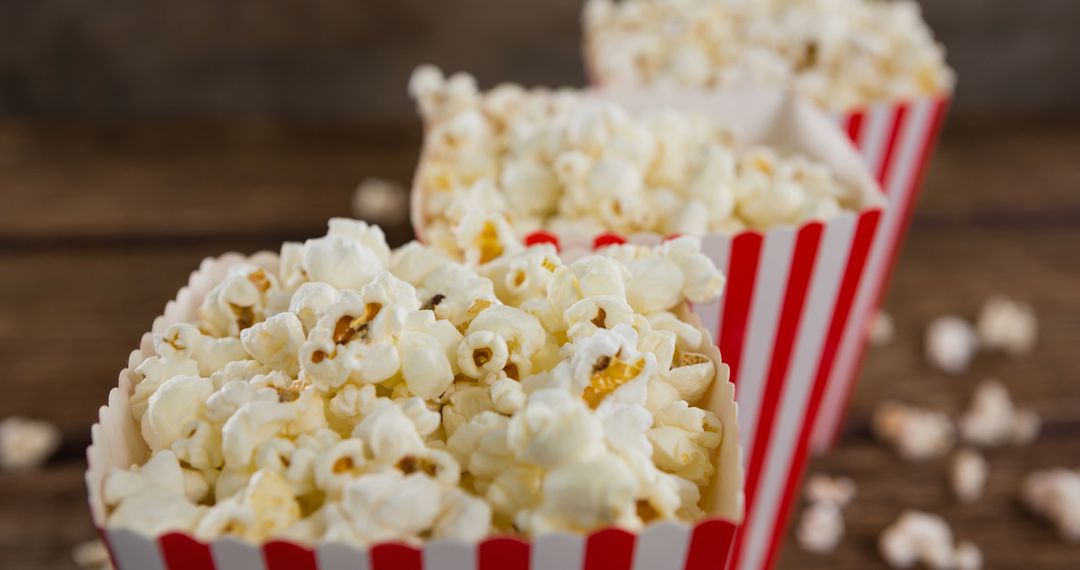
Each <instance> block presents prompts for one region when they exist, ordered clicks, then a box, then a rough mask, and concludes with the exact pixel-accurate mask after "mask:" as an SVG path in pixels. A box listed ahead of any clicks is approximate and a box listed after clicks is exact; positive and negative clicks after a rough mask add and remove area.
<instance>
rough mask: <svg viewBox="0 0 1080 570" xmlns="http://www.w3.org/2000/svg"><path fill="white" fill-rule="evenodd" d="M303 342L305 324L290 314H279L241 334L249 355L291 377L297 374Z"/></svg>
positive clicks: (241, 339)
mask: <svg viewBox="0 0 1080 570" xmlns="http://www.w3.org/2000/svg"><path fill="white" fill-rule="evenodd" d="M304 339H305V335H304V325H303V323H302V322H300V319H299V318H297V316H296V315H294V314H292V313H279V314H277V315H274V316H272V317H270V318H268V319H266V320H265V321H263V322H261V323H258V324H255V325H252V326H251V327H249V328H247V329H244V330H243V331H241V332H240V341H241V342H243V344H244V349H245V350H247V352H248V354H250V355H252V356H253V357H254V358H255V360H257V361H259V362H261V363H262V364H265V365H266V366H269V367H270V368H273V369H275V370H280V371H282V372H285V373H286V374H288V375H289V376H292V377H295V376H296V375H298V374H299V373H300V361H299V360H298V359H297V353H298V351H299V350H300V345H301V344H303V342H304Z"/></svg>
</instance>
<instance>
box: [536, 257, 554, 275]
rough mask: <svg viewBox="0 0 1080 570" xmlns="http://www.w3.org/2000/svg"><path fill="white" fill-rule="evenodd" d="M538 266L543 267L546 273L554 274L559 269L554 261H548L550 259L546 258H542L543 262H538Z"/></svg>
mask: <svg viewBox="0 0 1080 570" xmlns="http://www.w3.org/2000/svg"><path fill="white" fill-rule="evenodd" d="M540 266H541V267H543V268H544V269H547V270H548V271H550V272H552V273H555V270H556V269H558V268H559V266H558V265H555V262H554V261H552V260H550V259H548V258H546V257H545V258H544V260H543V261H541V262H540Z"/></svg>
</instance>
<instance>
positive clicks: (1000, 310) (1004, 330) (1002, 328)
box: [975, 296, 1039, 356]
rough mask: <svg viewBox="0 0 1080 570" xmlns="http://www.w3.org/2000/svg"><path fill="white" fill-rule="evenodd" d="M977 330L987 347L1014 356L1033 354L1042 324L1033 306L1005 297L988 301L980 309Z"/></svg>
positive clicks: (984, 345)
mask: <svg viewBox="0 0 1080 570" xmlns="http://www.w3.org/2000/svg"><path fill="white" fill-rule="evenodd" d="M975 329H976V330H977V331H978V333H979V342H980V343H981V345H982V347H983V348H985V349H988V350H997V351H1001V352H1004V353H1006V354H1008V355H1010V356H1019V355H1022V354H1027V353H1029V352H1031V350H1032V349H1033V348H1035V342H1036V341H1037V340H1038V336H1039V324H1038V321H1037V320H1036V317H1035V310H1034V309H1033V308H1032V307H1031V305H1028V304H1027V303H1021V302H1019V301H1013V300H1012V299H1009V298H1007V297H1002V296H995V297H991V298H990V299H987V301H986V303H984V304H983V306H982V309H980V310H979V317H978V319H976V321H975Z"/></svg>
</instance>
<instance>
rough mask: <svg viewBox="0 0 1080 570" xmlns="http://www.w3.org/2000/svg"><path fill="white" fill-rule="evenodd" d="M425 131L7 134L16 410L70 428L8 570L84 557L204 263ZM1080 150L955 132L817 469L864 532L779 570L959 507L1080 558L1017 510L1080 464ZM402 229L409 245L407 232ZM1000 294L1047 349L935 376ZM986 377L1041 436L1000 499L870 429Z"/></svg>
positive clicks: (27, 511) (402, 160)
mask: <svg viewBox="0 0 1080 570" xmlns="http://www.w3.org/2000/svg"><path fill="white" fill-rule="evenodd" d="M416 130H417V127H415V126H413V125H408V126H402V127H398V128H390V127H385V128H382V129H374V130H372V129H362V128H359V127H357V128H345V127H340V126H339V127H333V128H329V127H319V126H314V127H310V126H309V127H304V128H296V127H293V128H277V127H269V126H266V125H260V124H245V125H239V126H235V125H234V126H228V127H226V126H221V125H215V124H203V125H190V124H189V125H186V126H179V125H176V124H155V125H143V126H126V127H125V126H111V127H93V126H82V127H71V126H65V127H59V126H49V125H44V124H27V123H10V122H9V123H0V364H2V365H3V368H2V370H3V386H4V391H3V394H4V397H3V398H0V417H6V416H9V415H13V414H25V415H30V416H34V417H43V418H47V419H49V420H52V421H54V422H56V423H57V424H58V425H59V426H60V427H61V429H62V430H63V433H64V445H63V448H62V449H61V451H60V452H59V453H58V455H57V456H56V457H54V458H53V460H52V461H50V463H49V464H48V466H47V467H46V468H45V469H44V470H42V471H39V472H33V473H8V474H0V568H4V569H9V568H10V569H22V568H28V569H29V568H34V569H37V568H42V569H44V568H70V567H71V566H72V564H71V562H70V551H71V547H72V546H73V545H74V544H75V543H77V542H78V541H81V540H85V539H89V538H92V537H93V535H94V531H93V529H92V526H91V524H90V519H89V514H88V512H87V509H86V507H85V505H84V489H83V483H82V472H83V469H84V461H83V458H82V453H83V449H84V448H85V446H86V445H87V443H88V439H89V428H88V426H89V425H90V423H92V421H93V420H94V417H95V414H96V409H97V406H98V405H100V404H101V403H103V402H104V401H105V397H106V394H107V392H108V390H109V388H110V387H112V386H113V385H114V384H115V382H116V377H117V373H118V371H119V370H120V368H121V367H123V365H124V363H125V362H126V358H127V354H128V352H129V351H130V350H131V349H132V348H133V347H134V346H135V343H136V342H137V340H138V338H139V336H140V334H141V333H142V332H143V331H144V330H146V329H147V328H148V327H149V325H150V322H151V320H152V319H153V318H154V316H156V315H157V314H159V312H160V311H161V309H162V307H163V305H164V303H165V301H166V300H168V299H169V298H171V297H172V296H173V295H174V294H175V291H176V289H177V288H178V287H179V286H180V285H181V284H182V283H183V281H184V279H185V277H186V276H187V274H188V273H189V272H190V271H191V270H192V269H193V268H195V266H196V265H197V264H198V262H199V260H200V259H201V258H202V257H204V256H207V255H213V254H217V253H220V252H223V251H226V250H238V251H244V252H252V251H256V250H258V249H262V248H268V247H274V246H275V245H276V244H278V243H280V242H281V241H282V240H283V239H298V238H303V237H306V236H315V235H318V234H319V233H320V232H321V231H322V228H323V224H324V221H325V218H327V217H328V216H331V215H347V214H348V213H349V194H350V192H351V190H352V188H353V187H354V186H355V184H356V183H357V182H358V181H359V180H361V179H362V178H363V177H365V176H370V175H380V176H384V177H390V178H396V179H398V180H402V181H406V180H408V177H409V176H410V174H411V169H412V166H413V161H414V159H415V148H416V146H415V145H416V137H417V134H416ZM1077 156H1080V128H1077V127H1076V126H1069V125H1044V126H1028V125H1023V124H1018V125H1011V126H1010V125H999V126H994V127H985V126H983V127H975V126H971V125H967V126H965V125H963V124H960V123H956V122H954V123H953V124H950V125H949V126H948V128H947V131H946V137H945V140H944V142H943V145H942V148H941V151H940V152H939V154H938V156H937V158H936V159H935V161H934V163H933V165H932V171H931V175H930V177H929V180H928V184H927V188H926V192H925V194H924V199H923V200H922V203H921V204H920V207H919V210H918V214H917V217H916V219H915V222H914V226H913V229H912V232H911V234H910V238H909V240H908V243H907V246H906V248H905V250H904V252H903V255H902V258H901V260H900V263H899V266H898V269H897V272H896V275H895V280H894V283H893V287H892V290H891V292H890V294H889V296H888V300H887V306H888V309H889V310H890V312H891V313H892V314H893V316H894V318H895V319H896V322H897V327H898V338H897V340H896V341H895V342H894V343H893V344H891V345H889V346H887V347H884V348H880V349H873V350H872V351H871V352H870V353H869V355H868V356H867V358H866V360H865V366H864V370H863V375H862V381H861V384H860V385H859V388H858V391H857V393H856V395H855V398H854V408H853V412H852V416H851V418H850V420H849V422H848V424H847V426H846V428H845V432H844V435H843V438H842V441H841V445H840V447H839V448H838V449H837V450H836V451H835V452H834V453H832V454H831V455H829V456H828V457H824V458H819V459H816V460H814V461H813V464H812V467H811V470H812V471H813V472H825V473H830V474H845V475H849V476H852V477H854V478H855V480H856V481H857V482H858V484H859V496H858V498H857V500H856V502H855V504H854V505H853V506H852V507H851V508H850V509H849V511H848V514H847V524H848V532H847V538H846V539H845V540H844V542H843V545H842V546H841V548H840V549H839V551H838V552H837V553H835V554H833V555H831V556H815V555H810V554H806V553H803V552H802V551H800V550H799V549H798V548H797V547H796V546H795V545H794V544H792V543H790V541H789V543H788V545H787V546H786V547H785V549H784V553H783V556H782V559H781V564H780V566H781V567H782V568H844V569H863V568H877V567H881V566H882V563H881V562H880V560H879V558H878V557H877V555H876V553H875V547H874V544H875V540H876V537H877V534H878V533H879V532H880V530H881V529H882V528H883V527H884V526H885V525H887V524H888V523H890V522H891V521H892V520H893V519H894V518H895V517H896V516H897V515H898V514H899V512H900V511H901V510H903V509H906V508H920V509H926V510H931V511H934V512H938V513H941V514H943V515H944V516H945V517H946V518H947V519H948V520H949V521H950V522H951V523H952V524H953V528H954V531H955V532H956V534H957V535H958V536H959V537H962V538H968V539H972V540H974V541H975V542H976V543H978V544H979V545H980V546H981V547H982V548H983V550H984V552H985V555H986V559H987V561H988V567H989V568H1062V569H1064V568H1078V567H1080V545H1066V544H1063V543H1061V542H1060V541H1059V540H1058V539H1057V538H1056V536H1055V535H1054V534H1053V532H1052V531H1051V530H1050V529H1049V528H1047V527H1046V526H1045V525H1043V524H1042V523H1041V522H1039V521H1037V520H1034V519H1033V518H1031V517H1029V516H1027V515H1025V514H1024V513H1023V511H1022V509H1020V507H1019V506H1018V505H1017V502H1016V489H1017V485H1018V482H1019V480H1020V478H1021V477H1022V476H1023V475H1024V474H1025V473H1026V472H1028V471H1029V470H1031V469H1036V468H1041V467H1050V466H1058V465H1072V466H1075V465H1076V464H1075V462H1076V458H1077V457H1080V415H1078V411H1080V384H1078V375H1080V374H1078V373H1080V365H1078V360H1077V357H1076V346H1077V344H1078V342H1080V318H1078V317H1080V295H1077V293H1076V291H1077V287H1078V285H1080V263H1078V261H1077V260H1078V259H1080V256H1078V255H1077V253H1076V249H1077V246H1078V245H1080V193H1078V192H1077V191H1076V188H1078V187H1080V168H1078V167H1077V165H1076V158H1077ZM389 233H390V235H391V236H392V238H393V239H394V240H395V241H397V242H400V241H401V240H404V239H405V238H406V236H408V229H407V228H406V227H396V228H392V229H391V231H390V232H389ZM994 293H1005V294H1008V295H1012V296H1015V297H1017V298H1020V299H1025V300H1028V301H1030V302H1031V303H1033V304H1034V305H1035V307H1036V309H1037V310H1038V312H1039V315H1040V317H1041V331H1040V332H1041V335H1042V338H1041V341H1040V343H1039V346H1038V349H1037V351H1036V353H1035V354H1033V355H1031V356H1030V357H1026V358H1023V359H1021V360H1015V361H1014V360H1008V359H1005V358H1002V357H982V358H979V359H978V360H977V361H976V363H975V366H974V369H973V370H972V371H971V373H970V374H966V375H964V376H962V377H960V378H949V377H946V376H944V375H941V374H939V373H936V372H934V371H932V370H930V369H929V368H928V367H927V366H926V365H925V364H924V363H923V361H922V358H921V356H920V350H919V347H920V344H921V340H922V338H921V331H922V330H923V327H924V326H925V324H926V323H927V322H928V321H929V320H930V319H931V318H933V317H934V316H937V315H940V314H942V313H946V312H958V313H961V314H965V315H972V314H973V313H974V312H975V311H976V310H977V308H978V306H979V304H980V302H981V301H982V300H984V299H985V298H986V297H987V296H989V295H991V294H994ZM987 376H996V377H998V378H1000V379H1002V380H1003V381H1005V382H1006V383H1007V384H1008V385H1009V387H1010V389H1011V390H1012V391H1013V394H1014V395H1015V397H1016V399H1017V400H1018V401H1019V402H1021V403H1022V404H1024V405H1027V406H1031V407H1033V408H1035V409H1036V410H1038V411H1039V412H1040V413H1041V414H1042V415H1043V418H1044V420H1045V422H1046V425H1045V429H1044V433H1043V435H1042V437H1040V439H1039V440H1038V441H1037V442H1036V443H1035V444H1033V445H1031V446H1028V447H1024V448H1005V449H999V450H994V451H991V452H990V453H989V455H988V457H989V459H990V461H991V465H992V471H991V476H990V481H989V487H988V492H987V497H986V498H985V499H983V500H982V501H981V502H979V503H977V504H976V505H972V506H959V505H957V504H956V502H955V501H954V500H953V499H951V498H950V496H949V494H948V492H947V491H946V486H945V461H944V460H941V461H931V462H927V463H923V464H907V463H902V462H900V461H899V460H897V459H896V458H894V457H893V456H892V455H891V454H890V453H888V452H887V451H885V450H883V449H882V448H881V447H879V446H878V445H876V444H875V443H873V442H872V440H871V439H870V437H869V432H868V428H867V425H868V422H869V418H870V414H871V411H872V409H873V407H874V405H875V403H876V402H878V401H880V400H881V399H883V398H900V399H903V400H906V401H912V402H919V403H925V404H929V405H934V406H937V407H941V408H942V409H946V410H950V411H954V410H957V409H959V408H960V407H961V406H962V405H963V404H964V403H965V402H966V399H967V397H968V395H969V393H970V390H971V388H972V387H973V385H974V384H975V382H977V381H978V380H980V379H981V378H983V377H987Z"/></svg>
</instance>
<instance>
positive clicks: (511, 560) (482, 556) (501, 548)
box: [477, 537, 529, 570]
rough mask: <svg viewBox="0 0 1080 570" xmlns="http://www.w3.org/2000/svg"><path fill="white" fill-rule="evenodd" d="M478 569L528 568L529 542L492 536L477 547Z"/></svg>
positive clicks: (508, 569)
mask: <svg viewBox="0 0 1080 570" xmlns="http://www.w3.org/2000/svg"><path fill="white" fill-rule="evenodd" d="M477 550H478V554H477V558H478V560H477V563H478V566H479V570H528V568H529V544H528V543H526V542H522V541H521V540H518V539H516V538H506V537H502V538H492V539H488V540H485V541H484V542H481V543H480V545H479V546H478V547H477Z"/></svg>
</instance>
